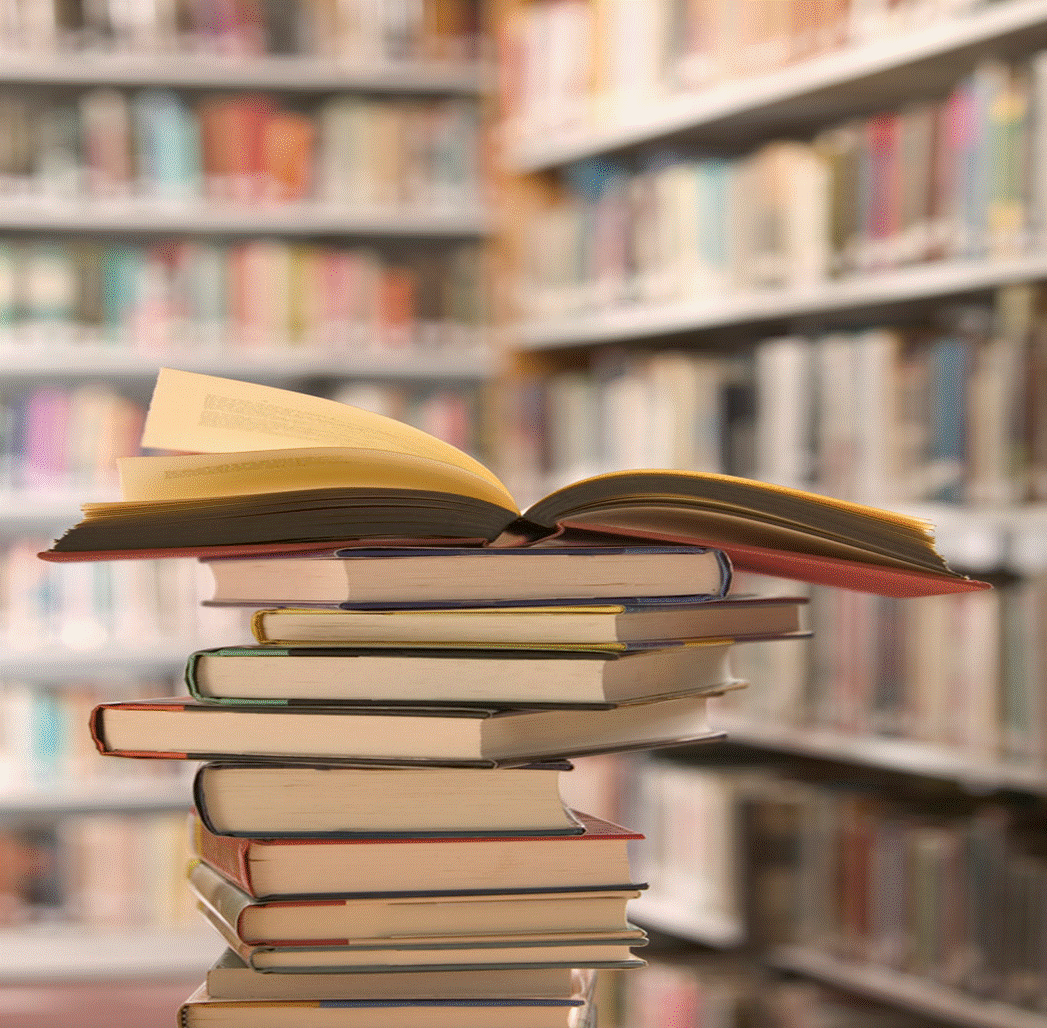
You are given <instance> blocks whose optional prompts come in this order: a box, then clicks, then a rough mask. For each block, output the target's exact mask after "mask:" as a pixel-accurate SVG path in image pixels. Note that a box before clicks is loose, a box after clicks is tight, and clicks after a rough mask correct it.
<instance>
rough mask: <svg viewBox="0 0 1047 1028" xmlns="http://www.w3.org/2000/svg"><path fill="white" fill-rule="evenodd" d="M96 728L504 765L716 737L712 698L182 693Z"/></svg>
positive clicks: (136, 705)
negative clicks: (600, 700)
mask: <svg viewBox="0 0 1047 1028" xmlns="http://www.w3.org/2000/svg"><path fill="white" fill-rule="evenodd" d="M90 727H91V733H92V735H93V736H94V740H95V745H96V746H97V747H98V750H99V752H100V753H104V754H107V755H111V756H118V757H159V758H167V759H186V760H217V759H221V758H222V757H244V758H257V759H264V760H278V761H294V760H302V761H305V762H308V763H316V762H318V761H323V762H332V763H343V764H352V763H372V762H373V763H378V764H428V763H436V764H451V765H463V766H475V767H497V766H499V765H503V764H526V763H529V762H531V761H533V760H547V759H550V758H564V757H578V756H583V755H586V754H590V753H609V752H614V751H618V750H629V749H654V748H658V747H662V746H671V745H676V744H679V743H684V742H696V741H699V740H701V739H706V738H709V737H710V736H711V735H712V734H713V733H711V732H710V730H709V727H708V723H707V719H706V697H705V696H682V697H674V698H672V699H664V700H654V701H651V702H649V703H635V704H623V705H622V706H620V707H613V708H610V709H592V708H587V707H582V708H578V709H563V708H553V709H543V710H530V709H511V708H510V709H495V708H484V707H458V708H454V707H429V708H425V709H423V708H411V707H380V706H370V707H350V706H340V707H336V706H329V707H323V708H317V707H306V706H294V705H282V704H269V705H267V706H251V707H249V706H220V705H218V704H213V703H200V702H198V701H197V700H192V699H186V698H184V697H177V696H176V697H171V698H158V699H149V700H129V701H124V702H119V701H117V702H111V703H102V704H99V705H98V706H97V707H95V709H94V710H93V711H92V714H91V724H90Z"/></svg>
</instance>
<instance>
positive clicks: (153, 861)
mask: <svg viewBox="0 0 1047 1028" xmlns="http://www.w3.org/2000/svg"><path fill="white" fill-rule="evenodd" d="M187 859H188V847H187V845H186V815H185V814H184V813H177V814H151V815H116V814H91V815H78V816H72V817H67V818H63V819H62V821H61V822H60V823H58V824H51V825H47V824H42V823H39V822H37V823H32V824H26V825H18V824H12V823H10V822H5V824H4V825H3V826H0V926H2V927H5V928H10V927H14V926H17V925H24V924H27V923H42V924H55V923H68V924H78V925H82V926H84V927H91V928H121V927H123V928H131V927H134V928H137V929H145V928H154V929H163V928H183V929H184V928H185V927H186V926H187V925H188V924H190V923H191V919H192V914H193V911H192V904H191V903H190V902H189V900H188V898H187V897H186V895H185V890H184V889H182V888H181V887H180V884H179V880H178V879H179V874H180V872H181V870H182V868H183V867H184V866H185V862H186V860H187Z"/></svg>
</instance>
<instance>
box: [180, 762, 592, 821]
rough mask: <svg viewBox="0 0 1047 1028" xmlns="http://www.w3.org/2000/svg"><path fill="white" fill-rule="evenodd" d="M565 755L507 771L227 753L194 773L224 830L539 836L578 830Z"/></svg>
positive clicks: (197, 794)
mask: <svg viewBox="0 0 1047 1028" xmlns="http://www.w3.org/2000/svg"><path fill="white" fill-rule="evenodd" d="M570 769H571V765H570V764H569V763H568V762H566V761H558V762H549V763H545V764H529V765H527V766H525V767H518V768H507V769H504V770H503V769H493V770H492V769H487V768H448V767H425V768H419V767H395V768H381V767H339V766H335V765H329V764H328V765H319V766H316V767H310V766H307V765H300V764H292V765H274V764H259V763H248V762H236V761H226V762H219V763H210V764H203V765H201V766H200V767H199V768H198V769H197V772H196V775H195V776H194V778H193V801H194V805H195V807H196V810H197V813H198V814H199V816H200V820H201V821H202V822H203V823H204V824H205V825H206V826H207V828H208V830H209V831H212V832H214V833H216V834H218V835H247V836H251V835H265V836H268V837H275V836H287V837H294V836H302V835H307V836H313V837H315V836H318V835H331V836H339V835H341V836H354V835H355V836H360V837H362V838H376V837H380V836H399V835H430V836H431V835H535V834H542V835H545V834H553V833H561V834H570V835H575V834H577V833H578V832H580V831H581V830H582V829H581V825H580V824H579V823H578V821H577V819H576V818H575V817H574V816H573V815H572V814H571V813H570V811H568V810H567V809H566V808H565V807H564V804H563V801H562V800H561V798H560V774H561V773H562V772H564V771H569V770H570Z"/></svg>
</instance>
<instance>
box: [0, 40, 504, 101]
mask: <svg viewBox="0 0 1047 1028" xmlns="http://www.w3.org/2000/svg"><path fill="white" fill-rule="evenodd" d="M0 57H2V64H0V83H6V84H10V85H16V86H51V87H54V86H63V87H79V88H87V87H90V86H119V87H127V88H131V87H138V86H167V87H170V88H177V89H277V90H280V91H281V92H287V93H334V92H341V91H359V92H366V93H384V94H393V95H395V94H406V95H408V96H419V95H437V96H438V95H448V96H477V95H479V94H481V93H482V92H483V91H484V90H485V89H486V88H487V85H488V82H489V79H490V71H489V70H487V69H485V68H484V67H483V66H482V64H481V63H480V62H477V61H464V60H461V61H453V60H435V59H428V60H426V59H423V58H416V59H413V60H411V59H401V60H384V61H380V60H370V61H368V60H366V59H365V58H356V59H353V58H346V59H336V58H327V59H324V58H317V57H304V56H298V57H295V56H272V55H269V56H246V55H245V56H240V57H233V58H221V57H219V56H217V55H211V56H208V55H206V54H178V55H173V54H163V53H161V54H149V55H145V54H135V53H105V52H99V53H91V52H88V53H78V54H77V59H76V60H75V61H68V60H64V59H62V58H61V57H59V56H57V55H55V54H48V53H13V52H11V51H9V50H6V49H3V48H0Z"/></svg>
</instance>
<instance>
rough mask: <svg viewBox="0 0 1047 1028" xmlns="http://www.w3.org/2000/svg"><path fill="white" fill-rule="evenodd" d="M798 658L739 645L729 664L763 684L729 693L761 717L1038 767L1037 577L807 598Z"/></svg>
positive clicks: (1044, 707) (1043, 688) (1041, 609)
mask: <svg viewBox="0 0 1047 1028" xmlns="http://www.w3.org/2000/svg"><path fill="white" fill-rule="evenodd" d="M811 625H812V628H813V629H814V641H813V642H812V644H811V646H810V647H809V653H808V654H807V655H806V658H807V659H796V658H797V657H798V656H799V655H798V654H795V653H794V654H789V653H788V652H787V651H786V650H784V648H783V650H782V651H781V652H779V651H777V650H776V651H775V652H774V653H771V652H769V651H767V652H759V648H758V647H752V648H749V647H746V648H744V650H743V652H741V653H740V654H739V659H738V660H737V661H736V663H737V664H738V666H739V669H740V673H743V674H751V675H752V676H753V677H754V678H758V679H759V680H760V681H766V682H767V683H768V685H767V687H766V689H765V690H763V691H762V692H761V695H760V696H759V697H753V698H752V705H751V706H750V705H749V700H748V699H746V700H742V699H741V698H739V704H738V705H739V707H740V709H741V710H742V711H744V712H746V713H747V714H748V715H749V716H750V717H751V718H752V720H753V721H754V722H761V721H763V720H765V719H771V720H774V721H776V722H777V723H778V724H785V725H792V726H794V727H795V728H796V730H797V734H798V736H800V737H802V734H803V732H804V730H806V729H819V728H823V729H828V730H830V731H832V732H839V733H844V734H847V735H855V736H870V735H871V736H887V737H893V738H902V739H911V740H915V741H918V742H923V743H928V744H931V745H933V746H939V747H943V748H945V749H946V751H954V752H958V753H962V754H965V755H966V756H968V757H969V758H971V759H975V760H977V759H980V760H987V761H992V760H1001V761H1006V762H1013V763H1016V764H1019V765H1025V766H1029V767H1033V768H1045V767H1047V741H1045V739H1044V732H1043V725H1044V724H1045V711H1047V666H1045V664H1044V660H1043V652H1044V647H1043V643H1044V639H1045V638H1047V577H1045V576H1044V575H1043V574H1042V573H1041V574H1038V575H1032V576H1029V577H1027V578H1023V579H1011V580H1005V581H1001V582H999V583H998V584H997V585H996V588H995V589H994V590H993V591H992V592H985V593H979V594H977V595H973V594H972V595H967V596H954V597H935V598H926V599H919V600H912V601H909V602H905V603H899V602H897V601H892V600H888V599H884V598H880V597H876V598H874V597H869V596H861V597H859V596H857V595H851V596H847V597H829V596H826V595H824V594H823V593H821V592H815V593H814V595H813V596H812V597H811Z"/></svg>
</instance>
